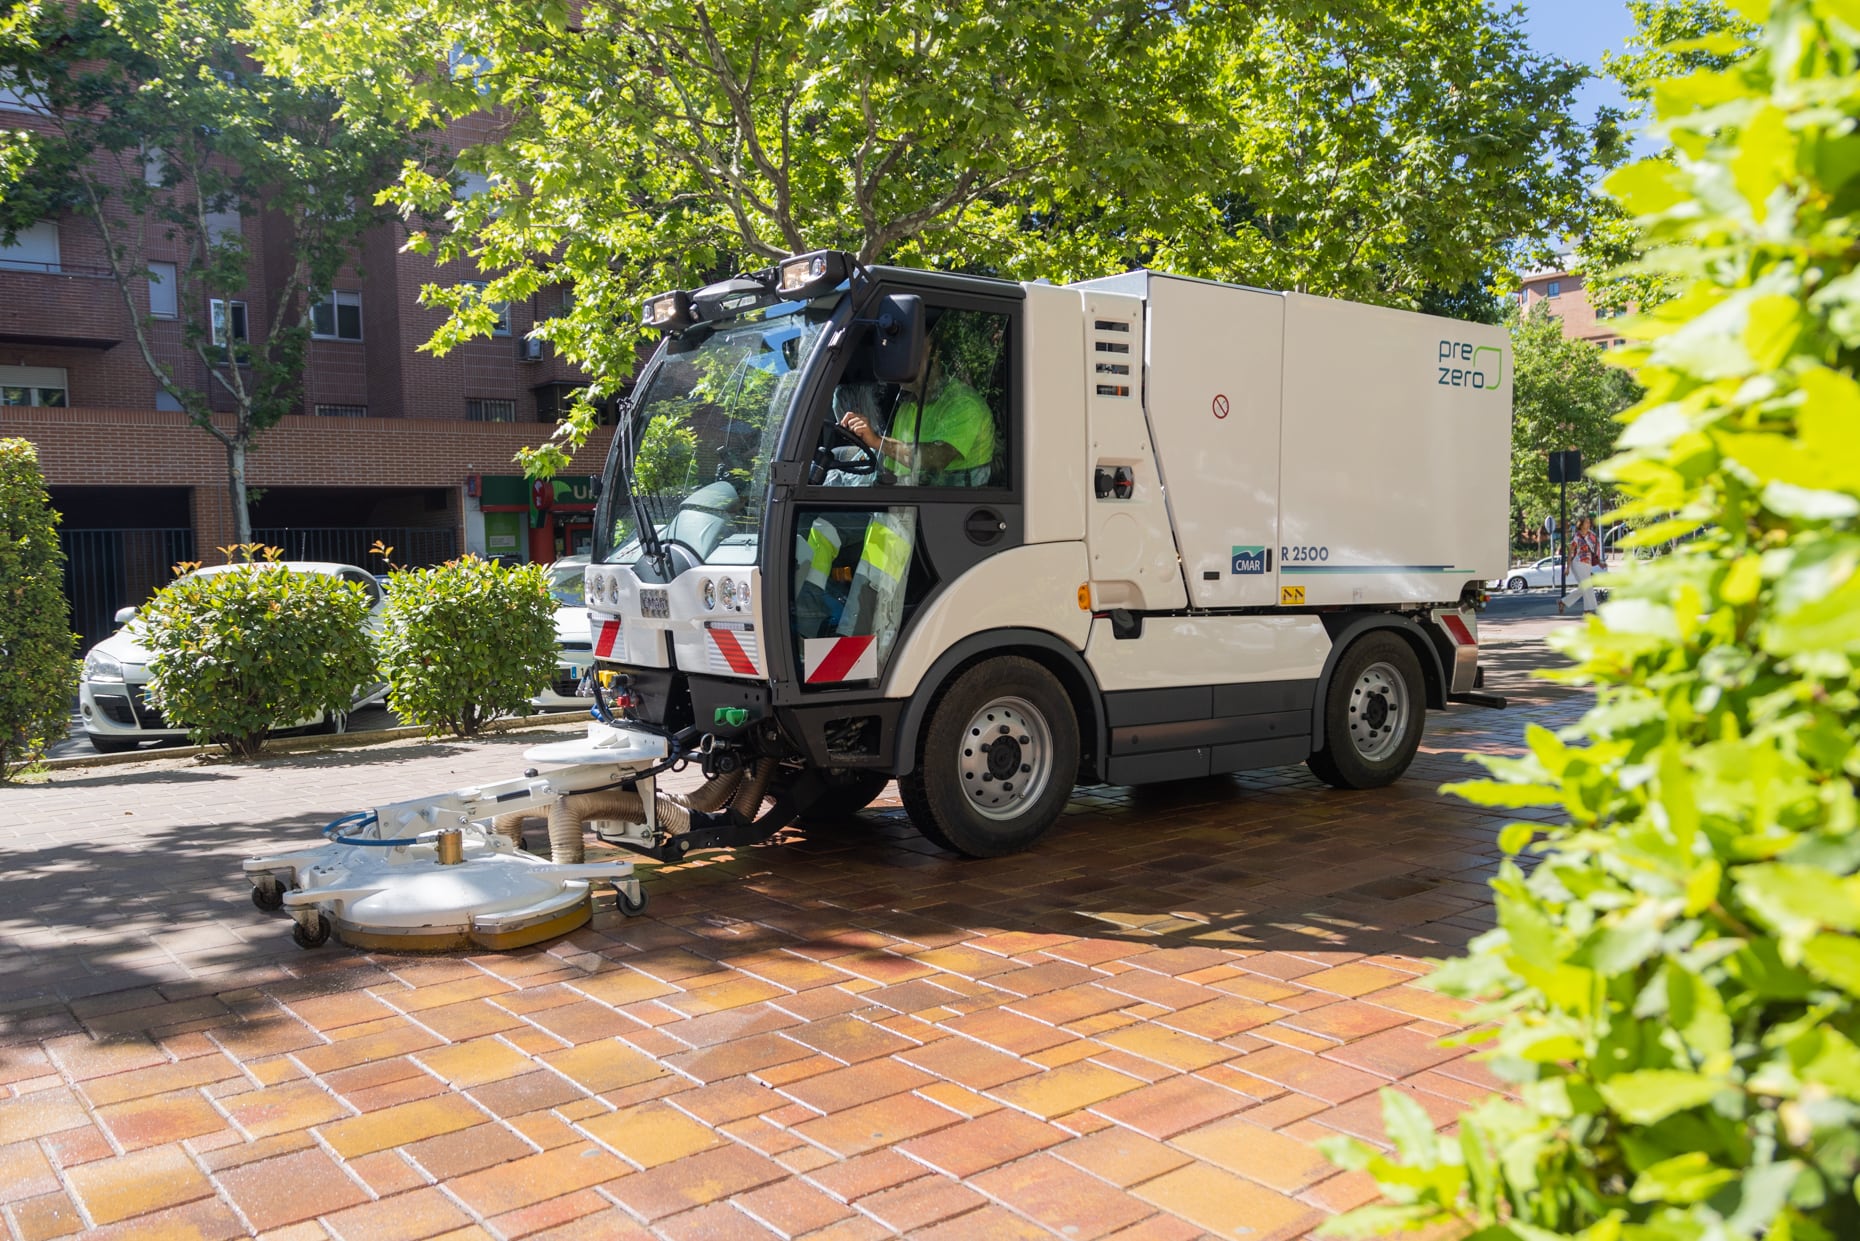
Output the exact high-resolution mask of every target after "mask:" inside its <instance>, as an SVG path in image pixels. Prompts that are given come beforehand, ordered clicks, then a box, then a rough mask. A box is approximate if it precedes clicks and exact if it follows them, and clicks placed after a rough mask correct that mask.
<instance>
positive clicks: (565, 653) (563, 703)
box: [530, 556, 594, 711]
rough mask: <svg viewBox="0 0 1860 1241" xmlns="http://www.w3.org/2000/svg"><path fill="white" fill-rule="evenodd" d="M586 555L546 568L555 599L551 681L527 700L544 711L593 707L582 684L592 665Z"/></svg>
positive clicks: (592, 648) (582, 709) (566, 558)
mask: <svg viewBox="0 0 1860 1241" xmlns="http://www.w3.org/2000/svg"><path fill="white" fill-rule="evenodd" d="M587 572H588V558H587V557H586V556H564V557H562V558H561V559H560V560H558V561H556V562H555V563H554V564H552V565H550V566H549V593H550V594H551V595H554V596H555V641H556V667H555V679H554V680H552V681H550V682H549V685H548V687H547V688H545V689H544V690H543V691H542V693H540V694H538V695H536V696H535V697H534V698H532V699H530V703H531V705H533V706H537V707H540V708H542V709H543V710H545V711H564V710H574V711H585V710H587V709H588V708H589V707H592V706H593V705H594V694H593V691H592V690H587V691H585V692H584V689H583V684H584V682H585V681H586V680H587V677H588V674H589V672H590V670H591V669H592V668H593V666H594V642H593V639H592V638H591V637H590V635H589V632H588V607H587V600H586V597H585V596H584V595H583V594H582V580H583V578H584V577H585V575H586V574H587Z"/></svg>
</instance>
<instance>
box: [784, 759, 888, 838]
mask: <svg viewBox="0 0 1860 1241" xmlns="http://www.w3.org/2000/svg"><path fill="white" fill-rule="evenodd" d="M818 774H819V778H820V779H821V780H822V781H823V782H824V783H825V784H826V786H827V791H826V792H825V793H823V794H822V795H821V796H820V797H819V798H818V799H816V800H815V801H814V803H813V804H812V805H810V806H808V808H807V809H805V810H803V811H802V812H801V813H800V815H799V816H797V821H798V822H799V823H800V824H801V826H802V827H828V826H831V825H833V824H836V823H844V822H845V821H846V820H847V819H850V818H852V817H853V816H854V815H856V814H858V813H859V812H860V811H861V810H864V809H865V808H866V807H867V806H869V805H871V804H872V799H873V798H875V797H877V796H878V795H879V794H880V793H882V792H884V791H885V786H886V785H887V784H890V783H891V777H890V776H889V775H888V774H886V773H885V772H882V771H863V770H859V769H857V768H849V767H830V768H828V769H826V770H825V771H822V772H820V773H818Z"/></svg>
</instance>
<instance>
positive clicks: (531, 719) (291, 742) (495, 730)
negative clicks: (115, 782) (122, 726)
mask: <svg viewBox="0 0 1860 1241" xmlns="http://www.w3.org/2000/svg"><path fill="white" fill-rule="evenodd" d="M584 722H585V721H584V719H583V717H582V716H579V715H575V714H572V713H569V712H563V711H556V712H550V713H549V714H546V715H519V716H513V717H511V718H509V719H502V720H493V721H491V722H490V723H489V724H486V725H485V726H484V729H483V730H482V731H481V732H480V734H479V737H484V736H488V735H495V734H501V733H516V732H528V731H532V730H534V731H557V730H559V729H561V728H562V726H563V725H566V724H573V725H574V726H576V727H577V728H579V727H581V725H582V724H583V723H584ZM409 737H418V738H425V739H427V740H432V741H460V740H478V739H479V738H459V737H447V736H445V735H443V734H441V735H439V736H436V737H429V736H428V734H427V731H426V730H425V729H424V728H421V727H419V726H418V725H417V724H409V725H403V726H402V727H400V728H377V729H372V730H370V731H368V732H355V733H336V734H335V735H333V736H321V737H279V738H277V739H276V740H273V741H271V742H268V743H267V744H266V746H265V752H264V753H263V754H261V755H259V756H258V758H257V759H256V760H255V761H257V762H261V763H262V762H264V761H265V760H266V759H268V758H278V757H283V756H285V755H290V754H314V753H316V752H317V751H319V750H340V749H346V748H348V747H350V746H356V747H361V746H370V745H381V744H382V743H384V742H388V741H401V740H405V739H407V738H409ZM219 749H220V747H218V746H212V745H183V746H169V747H163V748H161V749H155V750H136V751H134V752H133V753H129V754H80V755H77V756H76V757H72V758H48V759H45V760H43V761H42V762H40V763H39V764H38V768H37V769H38V770H39V771H42V772H54V771H79V770H83V769H86V768H90V767H126V766H129V765H131V764H134V763H153V762H166V761H168V760H170V759H177V758H195V757H197V756H199V755H203V754H215V753H218V752H219Z"/></svg>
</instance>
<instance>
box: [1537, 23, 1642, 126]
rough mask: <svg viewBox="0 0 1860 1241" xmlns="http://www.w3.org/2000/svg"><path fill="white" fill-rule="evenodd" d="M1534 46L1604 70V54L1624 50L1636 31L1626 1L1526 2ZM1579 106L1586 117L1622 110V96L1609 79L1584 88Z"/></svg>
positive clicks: (1551, 53) (1589, 84) (1579, 99)
mask: <svg viewBox="0 0 1860 1241" xmlns="http://www.w3.org/2000/svg"><path fill="white" fill-rule="evenodd" d="M1523 4H1524V11H1525V29H1526V30H1527V31H1528V32H1529V34H1530V40H1531V46H1532V47H1534V48H1536V49H1537V50H1538V51H1540V52H1543V53H1545V54H1547V55H1551V56H1561V57H1564V58H1565V59H1568V60H1574V61H1578V62H1580V63H1582V64H1585V65H1588V66H1590V67H1591V68H1593V69H1595V70H1597V71H1598V72H1599V71H1600V69H1601V65H1602V53H1603V52H1604V51H1619V50H1621V45H1622V42H1623V41H1624V40H1625V39H1626V38H1627V37H1628V35H1629V34H1630V33H1632V32H1633V29H1634V19H1633V18H1632V17H1630V16H1629V15H1628V11H1627V4H1626V3H1625V2H1624V0H1523ZM1576 98H1577V106H1578V108H1579V110H1580V112H1581V114H1582V115H1584V116H1589V115H1592V114H1593V113H1594V112H1595V109H1596V108H1598V107H1602V106H1605V105H1613V106H1615V107H1620V106H1621V92H1620V91H1618V90H1616V89H1615V86H1614V83H1613V82H1610V81H1607V80H1606V79H1604V80H1602V81H1599V82H1587V83H1584V84H1583V88H1582V90H1581V92H1580V93H1579V94H1578V95H1577V97H1576Z"/></svg>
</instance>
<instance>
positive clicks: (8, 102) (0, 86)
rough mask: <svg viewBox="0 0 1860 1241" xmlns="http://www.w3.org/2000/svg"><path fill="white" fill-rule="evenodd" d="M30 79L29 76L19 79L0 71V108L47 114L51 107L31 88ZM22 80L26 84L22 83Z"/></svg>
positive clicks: (43, 97)
mask: <svg viewBox="0 0 1860 1241" xmlns="http://www.w3.org/2000/svg"><path fill="white" fill-rule="evenodd" d="M31 81H32V79H31V78H25V79H21V78H17V77H15V76H13V75H12V74H10V73H0V108H7V109H11V110H14V111H18V112H37V113H41V114H49V113H50V112H51V109H50V108H48V107H46V106H45V96H43V95H41V94H39V92H38V91H35V90H33V89H32V88H31V86H30V83H31ZM22 82H24V83H26V85H22Z"/></svg>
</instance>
